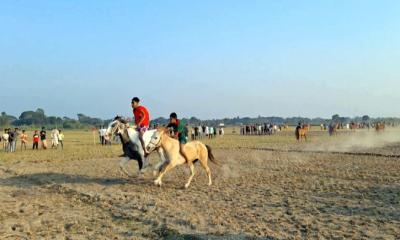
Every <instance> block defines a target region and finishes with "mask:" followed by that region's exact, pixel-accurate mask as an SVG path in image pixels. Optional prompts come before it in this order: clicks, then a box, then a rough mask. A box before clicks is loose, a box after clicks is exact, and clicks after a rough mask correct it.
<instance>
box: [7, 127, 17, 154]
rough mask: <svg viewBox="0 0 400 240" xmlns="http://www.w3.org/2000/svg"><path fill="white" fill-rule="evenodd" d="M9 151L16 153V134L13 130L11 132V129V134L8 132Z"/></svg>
mask: <svg viewBox="0 0 400 240" xmlns="http://www.w3.org/2000/svg"><path fill="white" fill-rule="evenodd" d="M8 136H9V137H8V151H9V152H15V149H14V146H15V145H14V142H15V137H16V136H15V132H14V131H13V130H11V129H9V132H8Z"/></svg>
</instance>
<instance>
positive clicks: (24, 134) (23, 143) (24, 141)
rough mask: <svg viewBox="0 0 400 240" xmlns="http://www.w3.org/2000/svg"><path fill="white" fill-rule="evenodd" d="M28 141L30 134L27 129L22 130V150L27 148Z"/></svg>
mask: <svg viewBox="0 0 400 240" xmlns="http://www.w3.org/2000/svg"><path fill="white" fill-rule="evenodd" d="M27 143H28V135H27V134H26V133H25V130H22V134H21V150H22V149H23V148H25V150H26V144H27Z"/></svg>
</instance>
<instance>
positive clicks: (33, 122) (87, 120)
mask: <svg viewBox="0 0 400 240" xmlns="http://www.w3.org/2000/svg"><path fill="white" fill-rule="evenodd" d="M183 120H184V121H185V122H186V123H188V124H191V125H207V126H217V125H219V124H221V123H223V124H225V125H226V126H238V125H252V124H257V123H273V124H277V125H286V124H287V125H297V124H298V123H306V124H312V125H320V124H330V123H332V122H335V123H343V124H345V123H350V122H356V123H360V122H363V123H373V122H378V121H379V122H388V123H395V124H399V123H400V118H371V117H369V116H368V115H364V116H360V117H354V118H350V117H341V116H339V114H335V115H333V116H332V117H331V118H329V119H327V118H306V117H289V118H282V117H263V116H258V117H255V118H251V117H234V118H223V119H210V120H201V119H199V118H196V117H191V118H184V119H183ZM110 121H111V119H106V120H103V119H100V118H94V117H89V116H87V115H85V114H82V113H79V114H77V119H73V118H69V117H56V116H46V114H45V112H44V110H43V109H41V108H38V109H36V111H25V112H23V113H21V115H20V116H19V117H18V118H17V117H15V116H12V115H8V114H7V113H5V112H2V113H1V116H0V127H3V128H4V127H9V126H27V127H40V126H47V127H57V128H64V129H84V128H89V127H98V126H100V125H107V124H108V123H109V122H110ZM167 123H168V119H167V118H163V117H159V118H156V119H153V120H152V121H151V125H159V126H162V125H166V124H167Z"/></svg>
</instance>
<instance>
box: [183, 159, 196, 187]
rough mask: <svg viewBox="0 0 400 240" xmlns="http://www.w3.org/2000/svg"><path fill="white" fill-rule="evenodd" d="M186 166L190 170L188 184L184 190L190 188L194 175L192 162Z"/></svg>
mask: <svg viewBox="0 0 400 240" xmlns="http://www.w3.org/2000/svg"><path fill="white" fill-rule="evenodd" d="M188 165H189V168H190V177H189V180H188V182H187V183H186V184H185V188H188V187H189V186H190V183H191V182H192V179H193V177H194V174H195V172H194V165H193V162H190V163H188Z"/></svg>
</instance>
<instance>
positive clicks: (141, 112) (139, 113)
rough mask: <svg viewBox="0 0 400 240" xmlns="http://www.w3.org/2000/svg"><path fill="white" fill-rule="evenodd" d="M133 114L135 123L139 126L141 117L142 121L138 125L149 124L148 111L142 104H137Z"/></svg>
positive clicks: (146, 125) (144, 125) (145, 125)
mask: <svg viewBox="0 0 400 240" xmlns="http://www.w3.org/2000/svg"><path fill="white" fill-rule="evenodd" d="M133 115H134V116H135V124H136V125H138V126H139V122H140V120H141V119H142V118H144V119H143V121H142V123H141V124H140V126H139V127H149V125H150V115H149V111H147V109H146V108H145V107H143V106H139V107H137V108H135V109H133Z"/></svg>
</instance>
